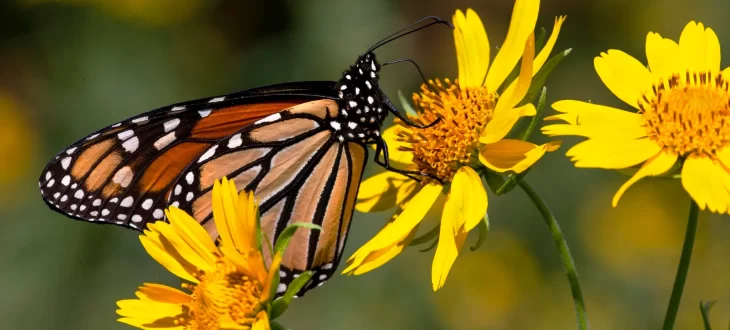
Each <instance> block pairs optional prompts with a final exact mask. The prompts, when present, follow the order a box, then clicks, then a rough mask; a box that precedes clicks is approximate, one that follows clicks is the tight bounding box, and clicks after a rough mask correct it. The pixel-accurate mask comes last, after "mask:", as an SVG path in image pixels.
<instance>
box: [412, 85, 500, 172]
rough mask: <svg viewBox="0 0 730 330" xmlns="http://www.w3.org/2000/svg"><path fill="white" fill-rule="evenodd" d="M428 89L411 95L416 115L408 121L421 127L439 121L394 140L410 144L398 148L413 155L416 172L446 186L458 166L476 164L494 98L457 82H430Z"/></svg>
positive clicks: (485, 92) (494, 102)
mask: <svg viewBox="0 0 730 330" xmlns="http://www.w3.org/2000/svg"><path fill="white" fill-rule="evenodd" d="M429 85H430V86H431V89H429V88H428V86H427V85H426V84H423V85H422V86H421V93H420V94H417V93H414V94H413V103H414V104H415V105H416V107H417V108H418V111H419V115H418V117H415V118H413V117H412V118H410V119H412V120H413V121H415V122H418V123H421V124H423V125H428V124H431V123H433V122H434V121H436V120H438V119H440V121H439V122H438V123H437V124H435V125H433V126H431V127H428V128H423V129H417V128H416V129H410V130H401V131H399V132H398V136H399V140H401V141H404V142H407V143H409V144H410V147H402V148H404V149H405V150H408V151H412V152H413V159H414V162H415V164H416V165H417V166H418V170H419V171H421V172H425V173H429V174H432V175H434V176H436V177H438V178H439V179H441V180H442V181H444V182H450V181H451V179H452V178H453V176H454V174H455V173H456V171H457V170H458V169H459V168H460V167H461V166H464V165H467V164H470V163H473V162H478V160H477V159H476V154H477V151H478V147H479V136H480V135H481V133H482V130H483V129H484V127H485V126H486V125H487V123H488V122H489V120H490V119H492V113H493V111H494V106H495V104H496V101H497V94H495V93H493V92H490V91H489V90H487V88H486V87H468V88H462V87H460V86H459V82H458V80H457V81H455V82H454V83H451V82H450V81H449V79H444V82H443V83H441V81H440V80H438V79H436V81H435V82H434V81H433V80H430V81H429ZM401 125H403V124H401ZM425 180H427V181H430V179H428V178H426V179H425Z"/></svg>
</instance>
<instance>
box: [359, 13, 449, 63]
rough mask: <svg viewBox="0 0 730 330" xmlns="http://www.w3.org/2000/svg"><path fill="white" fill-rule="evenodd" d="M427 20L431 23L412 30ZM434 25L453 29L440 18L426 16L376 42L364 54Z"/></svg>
mask: <svg viewBox="0 0 730 330" xmlns="http://www.w3.org/2000/svg"><path fill="white" fill-rule="evenodd" d="M428 20H432V22H430V23H428V24H426V25H424V26H421V27H418V28H415V29H413V27H414V26H418V25H419V24H421V23H422V22H424V21H428ZM435 24H444V25H446V26H448V27H450V28H452V29H453V28H454V26H453V25H452V24H451V23H450V22H448V21H444V20H442V19H441V18H438V17H436V16H426V17H424V18H421V19H419V20H418V21H416V22H415V23H413V24H411V25H409V26H407V27H405V28H403V29H400V30H398V31H396V32H395V33H393V34H391V35H389V36H387V37H385V38H383V39H382V40H380V41H378V42H376V43H375V45H373V46H372V47H370V48H369V49H368V50H367V51H366V52H365V54H367V53H370V52H372V51H374V50H376V49H378V48H379V47H380V46H383V45H385V44H387V43H389V42H391V41H393V40H396V39H398V38H401V37H405V36H407V35H409V34H411V33H413V32H416V31H420V30H423V29H425V28H427V27H429V26H431V25H435ZM411 29H412V30H411Z"/></svg>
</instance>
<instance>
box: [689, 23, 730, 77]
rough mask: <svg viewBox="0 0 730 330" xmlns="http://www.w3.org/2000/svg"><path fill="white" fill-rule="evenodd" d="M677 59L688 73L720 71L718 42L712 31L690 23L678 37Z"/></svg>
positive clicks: (698, 24)
mask: <svg viewBox="0 0 730 330" xmlns="http://www.w3.org/2000/svg"><path fill="white" fill-rule="evenodd" d="M679 58H680V61H681V62H682V67H683V68H684V69H685V70H687V69H689V71H694V72H706V71H713V72H718V71H719V70H720V42H719V41H718V39H717V35H716V34H715V32H714V31H712V29H710V28H707V29H705V26H704V25H702V23H695V22H694V21H691V22H689V23H688V24H687V26H685V27H684V30H683V31H682V35H681V36H680V37H679Z"/></svg>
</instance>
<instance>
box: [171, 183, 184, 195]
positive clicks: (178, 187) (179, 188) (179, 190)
mask: <svg viewBox="0 0 730 330" xmlns="http://www.w3.org/2000/svg"><path fill="white" fill-rule="evenodd" d="M181 192H182V186H181V185H176V186H175V191H174V192H173V193H174V194H175V195H180V193H181Z"/></svg>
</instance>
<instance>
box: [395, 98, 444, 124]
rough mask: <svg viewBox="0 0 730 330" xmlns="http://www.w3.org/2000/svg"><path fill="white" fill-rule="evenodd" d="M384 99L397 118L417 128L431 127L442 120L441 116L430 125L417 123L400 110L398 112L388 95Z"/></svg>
mask: <svg viewBox="0 0 730 330" xmlns="http://www.w3.org/2000/svg"><path fill="white" fill-rule="evenodd" d="M383 101H384V103H385V106H386V108H388V112H390V113H392V114H393V115H394V116H395V117H396V118H398V119H400V120H402V121H403V122H404V123H405V124H406V125H408V126H411V127H415V128H429V127H432V126H434V125H436V124H438V123H439V122H441V118H439V119H436V120H434V121H433V122H432V123H430V124H428V125H421V124H416V123H414V122H412V121H411V120H410V119H408V117H406V116H404V115H402V114H401V113H400V112H398V110H396V108H395V106H394V105H393V103H392V102H391V101H390V100H389V99H388V98H387V97H385V98H383Z"/></svg>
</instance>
